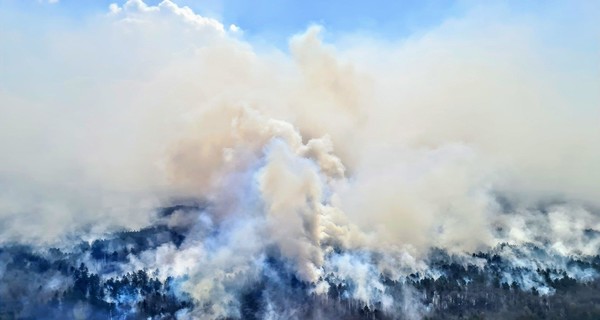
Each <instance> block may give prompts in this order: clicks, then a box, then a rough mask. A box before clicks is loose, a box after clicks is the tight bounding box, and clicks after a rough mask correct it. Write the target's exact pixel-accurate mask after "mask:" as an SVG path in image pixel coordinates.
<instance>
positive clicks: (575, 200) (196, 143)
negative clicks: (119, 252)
mask: <svg viewBox="0 0 600 320" xmlns="http://www.w3.org/2000/svg"><path fill="white" fill-rule="evenodd" d="M588 6H591V7H594V5H591V4H585V3H573V5H572V6H571V5H570V6H568V8H566V7H567V6H566V5H559V4H552V5H551V6H550V7H551V9H548V11H545V12H543V13H540V14H535V15H534V14H530V15H531V16H525V17H520V18H510V19H509V14H508V13H509V12H510V9H509V8H507V7H504V6H500V5H489V6H483V7H480V6H473V8H472V9H471V10H468V11H467V12H466V13H465V14H464V15H463V16H460V17H457V18H454V19H450V20H447V21H445V22H444V23H442V24H440V25H438V26H436V27H434V28H431V29H430V30H426V31H425V32H423V33H420V34H414V35H411V36H409V37H407V38H404V39H401V40H398V41H384V40H379V39H377V38H376V37H373V38H370V37H368V36H365V35H347V36H345V37H343V38H340V39H337V40H335V41H333V42H331V43H325V42H324V41H323V40H322V35H323V33H324V32H326V31H325V30H324V29H323V28H322V27H320V26H311V27H309V28H308V29H307V30H306V31H304V32H302V33H300V34H298V35H295V36H293V37H291V38H290V45H289V52H287V51H286V52H283V51H281V50H279V49H276V48H265V47H261V48H259V47H255V46H253V44H251V43H249V42H247V41H246V40H245V39H244V37H243V26H241V29H240V27H237V26H234V25H231V26H224V25H223V24H222V23H221V22H219V21H218V20H215V19H212V18H207V17H203V16H200V15H198V14H196V13H194V12H193V11H192V10H191V9H189V8H187V7H182V6H179V5H177V4H176V3H174V2H171V1H168V0H165V1H163V2H161V3H160V4H158V5H155V6H152V5H148V4H145V3H144V2H143V1H141V0H128V1H125V2H124V3H123V4H113V5H111V6H110V8H109V10H108V11H107V12H106V13H105V14H103V15H101V16H96V17H91V18H89V19H88V20H89V21H88V23H86V24H85V25H84V26H83V27H82V28H80V29H79V30H70V29H68V26H66V25H60V24H59V25H52V27H53V28H49V29H46V28H45V26H48V25H50V24H51V22H48V21H42V22H41V23H40V24H39V25H35V26H28V24H27V23H28V21H25V22H23V23H22V24H21V25H19V26H17V27H15V26H10V28H9V26H4V25H3V22H1V21H2V20H1V19H0V27H1V28H0V29H1V30H2V31H0V37H1V39H2V41H1V44H0V48H1V49H2V51H0V59H1V60H2V61H4V63H3V64H2V65H1V67H0V68H1V69H0V111H1V113H2V117H0V150H2V154H3V156H2V157H1V158H0V242H3V243H8V242H14V241H20V242H29V243H33V244H38V245H39V244H54V245H56V244H61V243H63V244H64V243H65V240H66V239H69V238H73V237H83V238H86V237H87V238H90V239H93V238H96V237H98V236H101V235H102V234H105V233H107V232H110V231H114V230H120V229H139V228H141V227H144V226H147V225H149V224H151V223H153V222H155V221H156V220H157V217H156V216H155V215H154V213H153V212H154V209H156V208H157V207H160V206H161V205H162V204H165V203H167V202H168V201H170V200H171V199H187V198H192V199H201V200H202V201H205V202H206V203H208V204H209V205H208V206H207V207H206V208H205V209H203V210H201V211H199V212H197V213H196V214H194V215H192V216H186V215H185V214H183V213H176V214H174V215H172V216H171V217H170V218H169V219H170V220H169V223H170V225H172V226H177V225H187V226H190V225H191V226H192V230H193V232H190V233H189V235H188V238H186V240H185V242H184V243H183V244H182V246H181V247H179V248H177V247H175V246H173V245H172V244H168V245H163V246H160V247H159V248H157V249H156V250H154V251H149V252H144V253H143V254H142V255H141V256H139V257H133V256H132V257H131V266H130V267H131V270H136V269H139V268H140V267H143V268H148V269H151V270H155V271H156V272H158V273H160V275H161V277H162V278H166V277H168V276H179V277H184V276H185V277H186V280H185V281H184V282H183V283H182V284H181V289H182V291H184V292H187V293H188V294H190V295H191V296H192V297H193V298H194V300H195V301H198V302H199V305H200V306H201V307H200V308H198V309H196V310H188V311H186V312H185V313H182V314H181V315H180V317H181V318H186V317H189V318H197V317H204V318H219V317H224V316H239V314H236V312H237V311H236V310H238V309H239V301H238V300H237V299H238V295H237V293H238V292H239V291H240V290H242V288H243V287H245V286H247V285H248V284H249V283H252V282H253V281H255V280H256V279H258V277H260V276H264V270H268V269H269V267H268V265H267V263H266V261H265V259H266V258H267V255H268V254H271V253H276V254H278V255H280V256H281V257H282V259H284V260H285V261H286V262H288V263H289V266H290V268H291V272H293V273H294V274H295V275H296V276H297V277H298V279H300V280H302V281H305V282H307V283H310V284H311V286H312V287H311V289H310V290H312V292H313V293H314V294H315V295H317V296H318V295H322V294H323V293H326V292H327V290H329V285H330V283H336V281H338V282H339V283H341V282H344V281H352V282H353V283H354V285H355V288H354V291H353V293H352V296H351V297H348V298H352V299H355V300H359V301H362V302H364V303H365V304H367V305H373V304H378V305H381V306H382V308H383V309H384V310H396V311H398V312H402V313H404V314H406V316H407V317H409V318H420V317H421V316H422V315H424V314H426V309H425V307H424V306H422V305H420V304H419V299H420V298H419V296H418V293H414V292H409V291H410V290H409V289H406V290H408V291H406V292H405V293H403V297H404V298H403V299H404V301H394V298H393V297H392V295H390V294H389V293H388V292H386V289H385V286H384V285H383V284H382V283H381V279H380V275H381V274H385V275H387V276H389V277H391V278H392V279H395V280H399V281H400V279H402V278H403V277H405V276H407V275H408V274H410V273H413V272H421V274H431V275H433V274H435V270H433V269H432V268H430V267H429V266H428V264H427V261H426V255H427V254H428V253H429V249H431V248H434V247H435V248H443V249H446V250H448V251H449V252H452V253H455V254H457V255H459V256H460V255H461V254H464V253H465V252H473V251H476V250H483V249H489V248H493V247H496V246H498V245H499V244H501V243H507V244H510V245H521V244H535V245H537V246H540V247H543V248H546V249H547V250H548V252H550V255H552V254H556V255H562V256H576V255H595V254H597V253H598V252H599V249H600V247H599V246H600V242H599V241H600V240H599V238H593V237H592V238H590V236H589V235H587V234H586V230H600V217H599V216H598V212H597V209H596V208H597V207H598V206H599V205H600V202H598V199H600V188H598V181H600V148H598V147H596V146H598V145H600V126H598V120H599V119H600V90H597V89H598V88H599V87H600V66H599V64H598V53H599V47H598V42H597V39H598V38H597V37H598V35H599V34H600V29H599V28H598V25H597V24H594V23H591V21H594V19H595V18H599V17H598V16H597V14H595V13H591V12H594V10H589V8H588ZM596 9H597V8H596ZM595 12H600V10H596V11H595ZM7 14H10V13H0V18H1V17H2V16H3V15H7ZM566 14H577V15H578V16H579V17H580V19H579V20H580V21H579V22H577V23H574V24H573V25H564V24H562V23H560V21H562V20H561V19H564V15H566ZM28 27H31V28H33V30H34V32H36V33H37V36H36V37H28V36H27V32H30V31H28V30H27V28H28ZM557 30H560V31H561V32H563V33H562V35H561V36H559V37H554V32H556V31H557ZM594 40H596V41H594ZM566 47H568V49H566ZM34 48H38V49H36V50H33V49H34ZM570 57H575V58H573V59H571V58H570ZM549 201H554V202H555V203H556V205H552V206H543V205H542V204H544V203H548V202H549ZM503 202H508V203H510V206H507V205H505V204H504V203H503ZM548 208H549V209H548ZM82 230H84V231H85V232H82ZM340 250H341V251H340ZM340 252H341V253H340ZM499 254H500V255H503V257H507V258H508V259H509V260H510V261H513V262H514V263H515V264H516V265H519V264H520V263H527V264H534V265H532V266H530V268H531V269H532V270H535V269H536V268H537V267H540V266H548V265H554V266H562V267H564V268H566V265H564V264H565V263H566V262H564V261H562V262H561V261H559V260H556V259H554V258H548V257H540V259H539V260H535V259H532V256H533V255H534V254H533V253H523V252H521V253H515V252H514V251H511V250H508V249H507V250H505V251H501V252H499ZM519 254H522V255H523V256H519ZM465 259H471V258H469V257H465ZM471 260H472V259H471ZM471 262H473V261H471ZM475 263H476V261H475ZM570 272H572V274H573V275H575V276H576V277H577V278H585V277H587V275H583V274H580V275H578V274H577V272H578V270H576V269H571V271H570ZM327 277H329V278H328V281H324V279H325V278H327ZM506 279H507V282H512V281H516V280H519V279H513V278H511V275H509V274H507V275H506ZM519 281H521V282H522V283H523V285H522V287H524V288H531V287H532V286H534V284H535V283H537V282H540V281H541V280H540V279H520V280H519ZM536 281H537V282H536ZM273 282H274V283H276V282H277V280H276V277H275V276H273ZM540 283H541V282H540ZM273 299H276V297H273ZM277 305H278V306H281V304H280V303H279V304H274V306H277ZM399 306H403V307H399ZM398 308H400V309H401V308H404V309H403V310H400V309H398ZM282 312H283V311H282V310H273V312H272V314H271V315H272V317H273V318H276V316H277V315H282V314H284V313H282ZM287 316H288V318H293V317H294V315H293V314H288V315H287ZM267 318H269V317H268V316H267Z"/></svg>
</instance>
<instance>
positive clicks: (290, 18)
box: [0, 0, 464, 47]
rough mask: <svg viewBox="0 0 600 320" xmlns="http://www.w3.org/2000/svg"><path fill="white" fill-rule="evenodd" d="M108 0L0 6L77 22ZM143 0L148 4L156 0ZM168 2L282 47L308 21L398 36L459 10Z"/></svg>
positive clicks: (239, 0) (10, 0) (425, 4)
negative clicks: (186, 7)
mask: <svg viewBox="0 0 600 320" xmlns="http://www.w3.org/2000/svg"><path fill="white" fill-rule="evenodd" d="M113 2H116V3H117V4H121V3H122V2H123V1H112V0H109V1H107V0H98V1H80V0H60V1H59V2H57V3H49V2H48V1H42V0H24V1H17V0H0V10H2V11H4V12H12V13H14V12H22V13H25V12H26V13H27V15H35V16H37V17H38V18H39V19H61V20H63V19H64V20H67V21H71V22H74V23H77V22H78V21H82V20H83V19H84V18H86V17H89V16H90V15H96V14H100V13H103V12H106V11H107V9H108V6H109V5H110V4H111V3H113ZM145 2H146V3H147V4H149V5H154V4H157V3H159V2H160V1H158V0H147V1H145ZM174 2H176V3H177V4H178V5H181V6H183V5H185V6H189V7H190V8H192V9H193V10H194V11H195V12H196V13H198V14H201V15H204V16H208V17H213V18H217V19H219V20H220V21H222V22H223V23H224V24H225V25H229V24H235V25H237V26H239V27H241V28H242V29H243V30H244V34H245V36H246V37H247V38H248V39H254V40H257V41H261V42H268V43H270V44H275V45H277V46H284V47H285V45H286V43H287V39H288V38H289V37H290V36H291V35H293V34H296V33H299V32H302V31H303V30H305V29H306V27H307V26H309V25H311V24H319V25H322V26H324V27H325V28H326V29H327V31H328V33H331V34H338V35H339V34H345V33H357V32H358V33H368V34H371V35H373V34H376V35H378V36H382V37H389V38H399V37H400V38H401V37H403V36H406V35H408V34H410V33H412V32H415V31H418V30H420V29H427V28H428V27H432V26H435V25H437V24H439V23H441V22H442V21H445V20H446V19H448V18H450V17H452V16H453V15H458V14H460V13H461V11H462V10H464V5H462V4H461V2H459V1H454V0H439V1H434V0H423V1H417V0H408V1H379V0H378V1H343V0H332V1H317V0H308V1H300V0H290V1H272V0H257V1H244V0H218V1H215V0H204V1H193V0H179V1H174ZM9 9H10V10H9ZM15 9H16V10H15ZM4 18H5V19H6V18H7V17H4Z"/></svg>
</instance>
